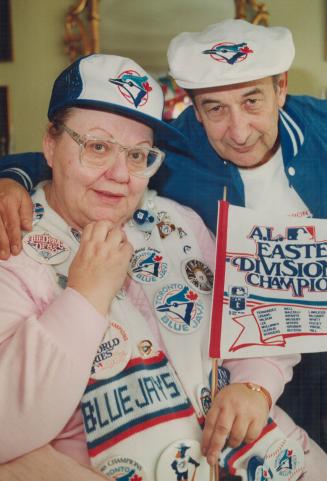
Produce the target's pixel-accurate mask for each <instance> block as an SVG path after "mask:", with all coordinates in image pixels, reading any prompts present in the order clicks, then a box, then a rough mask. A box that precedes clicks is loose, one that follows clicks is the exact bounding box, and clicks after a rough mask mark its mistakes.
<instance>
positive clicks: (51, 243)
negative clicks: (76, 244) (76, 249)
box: [23, 229, 70, 265]
mask: <svg viewBox="0 0 327 481" xmlns="http://www.w3.org/2000/svg"><path fill="white" fill-rule="evenodd" d="M23 249H24V251H25V252H26V254H27V255H28V256H29V257H31V258H32V259H34V260H36V261H37V262H40V263H41V264H52V265H55V264H61V263H62V262H64V261H65V260H66V259H67V257H68V256H69V254H70V248H69V247H68V246H67V245H66V244H65V242H64V241H63V240H61V239H58V238H57V237H54V236H53V235H52V234H50V233H49V232H47V231H45V230H38V229H35V230H33V232H29V233H28V234H26V235H25V236H24V237H23Z"/></svg>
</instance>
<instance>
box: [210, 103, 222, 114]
mask: <svg viewBox="0 0 327 481" xmlns="http://www.w3.org/2000/svg"><path fill="white" fill-rule="evenodd" d="M221 110H222V106H221V105H215V106H214V107H211V109H209V112H213V113H215V112H220V111H221Z"/></svg>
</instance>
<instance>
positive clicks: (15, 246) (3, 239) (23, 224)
mask: <svg viewBox="0 0 327 481" xmlns="http://www.w3.org/2000/svg"><path fill="white" fill-rule="evenodd" d="M32 212H33V203H32V200H31V198H30V196H29V194H28V192H27V191H26V189H24V187H22V186H21V185H20V184H19V183H18V182H16V181H15V180H12V179H0V259H8V257H9V256H10V254H13V255H17V254H19V253H20V251H21V250H22V239H21V229H23V230H27V231H30V230H31V229H32Z"/></svg>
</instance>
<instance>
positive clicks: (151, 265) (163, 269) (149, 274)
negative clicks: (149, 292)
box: [129, 247, 168, 284]
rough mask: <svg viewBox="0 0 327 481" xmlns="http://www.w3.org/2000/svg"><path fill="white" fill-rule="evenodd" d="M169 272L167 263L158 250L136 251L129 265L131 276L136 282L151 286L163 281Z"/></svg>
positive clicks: (144, 248)
mask: <svg viewBox="0 0 327 481" xmlns="http://www.w3.org/2000/svg"><path fill="white" fill-rule="evenodd" d="M167 272H168V265H167V262H166V261H165V260H164V258H163V255H162V254H161V253H160V251H158V250H157V249H152V248H151V247H142V248H140V249H136V251H135V252H134V254H133V257H132V259H131V261H130V265H129V275H130V276H131V277H132V279H134V280H135V281H136V282H141V283H142V284H151V283H153V282H158V281H161V280H162V279H163V278H164V277H165V276H166V274H167Z"/></svg>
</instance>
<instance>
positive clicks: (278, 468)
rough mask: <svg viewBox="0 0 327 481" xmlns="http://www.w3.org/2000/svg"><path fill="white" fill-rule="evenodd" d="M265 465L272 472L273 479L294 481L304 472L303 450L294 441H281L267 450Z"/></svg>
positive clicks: (288, 439) (285, 439)
mask: <svg viewBox="0 0 327 481" xmlns="http://www.w3.org/2000/svg"><path fill="white" fill-rule="evenodd" d="M263 464H264V466H265V467H266V468H268V470H270V472H271V475H272V476H271V477H272V479H274V480H275V479H276V481H291V480H292V481H294V480H296V479H299V478H300V476H301V474H302V473H303V472H304V453H303V449H302V447H301V446H300V445H299V443H298V442H296V441H295V440H293V439H290V438H283V439H279V440H278V441H276V442H274V443H273V444H272V445H271V446H270V447H269V448H268V449H267V452H266V454H265V457H264V462H263Z"/></svg>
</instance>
